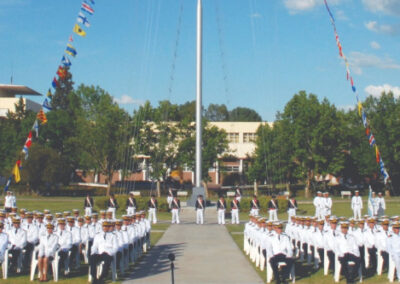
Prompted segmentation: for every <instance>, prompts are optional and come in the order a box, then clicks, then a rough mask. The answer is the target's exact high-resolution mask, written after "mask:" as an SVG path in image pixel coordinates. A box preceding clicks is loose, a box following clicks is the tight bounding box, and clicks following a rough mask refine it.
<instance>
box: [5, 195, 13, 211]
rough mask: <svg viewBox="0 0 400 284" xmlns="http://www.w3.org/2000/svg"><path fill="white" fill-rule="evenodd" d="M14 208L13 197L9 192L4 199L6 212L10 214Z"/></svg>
mask: <svg viewBox="0 0 400 284" xmlns="http://www.w3.org/2000/svg"><path fill="white" fill-rule="evenodd" d="M12 207H13V197H12V195H11V191H7V195H6V196H5V197H4V210H6V212H7V213H10V212H11V208H12Z"/></svg>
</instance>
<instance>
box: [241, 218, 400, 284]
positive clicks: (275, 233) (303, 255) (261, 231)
mask: <svg viewBox="0 0 400 284" xmlns="http://www.w3.org/2000/svg"><path fill="white" fill-rule="evenodd" d="M399 220H400V217H398V216H393V217H391V218H389V217H387V216H382V217H381V218H379V219H378V218H376V217H370V216H364V217H363V218H362V219H360V220H355V219H353V218H351V219H349V220H346V219H345V218H336V217H335V216H330V215H325V218H324V219H319V218H317V217H301V216H292V217H291V220H290V222H288V223H287V225H286V228H285V230H284V232H283V224H282V223H280V222H273V221H270V220H268V221H266V219H265V218H260V217H258V216H250V221H249V222H248V223H246V225H245V229H244V250H245V252H246V254H248V255H249V257H250V259H251V260H252V261H253V262H255V263H256V266H258V267H260V269H261V270H263V269H264V268H265V267H267V282H270V281H271V277H269V276H268V268H270V269H271V270H272V271H273V273H271V274H270V275H272V274H273V275H274V278H275V280H276V282H277V283H280V282H281V281H284V280H286V279H288V278H289V274H292V275H291V276H292V277H294V261H295V260H297V261H300V262H302V261H304V262H307V264H308V265H310V267H313V268H314V270H318V269H320V268H322V269H324V275H327V274H328V272H329V270H332V272H333V275H334V280H335V282H338V281H339V277H340V274H341V273H342V274H343V275H344V276H345V278H346V280H347V282H348V283H353V282H354V281H355V279H356V278H357V277H358V278H359V279H360V280H362V278H363V277H365V276H372V275H374V274H378V275H381V274H382V273H383V271H384V270H385V269H387V271H388V278H389V281H391V282H393V280H394V276H395V272H396V275H397V279H398V280H399V281H400V235H399V231H400V222H399ZM279 266H284V267H283V269H282V273H280V270H279ZM280 274H282V275H280Z"/></svg>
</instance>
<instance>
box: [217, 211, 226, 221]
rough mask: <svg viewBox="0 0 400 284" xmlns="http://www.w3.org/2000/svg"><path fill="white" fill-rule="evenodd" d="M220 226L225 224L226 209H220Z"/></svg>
mask: <svg viewBox="0 0 400 284" xmlns="http://www.w3.org/2000/svg"><path fill="white" fill-rule="evenodd" d="M218 224H222V225H224V224H225V209H218Z"/></svg>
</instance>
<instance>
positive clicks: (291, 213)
mask: <svg viewBox="0 0 400 284" xmlns="http://www.w3.org/2000/svg"><path fill="white" fill-rule="evenodd" d="M287 213H288V222H289V223H290V222H291V220H292V216H296V209H294V208H290V209H289V210H288V212H287Z"/></svg>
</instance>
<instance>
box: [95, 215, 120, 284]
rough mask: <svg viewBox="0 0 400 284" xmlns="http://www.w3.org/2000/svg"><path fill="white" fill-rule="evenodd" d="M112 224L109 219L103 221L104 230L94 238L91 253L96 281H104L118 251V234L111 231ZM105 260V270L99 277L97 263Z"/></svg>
mask: <svg viewBox="0 0 400 284" xmlns="http://www.w3.org/2000/svg"><path fill="white" fill-rule="evenodd" d="M110 227H111V224H110V223H109V222H108V221H104V222H103V232H101V233H98V234H97V235H96V236H95V237H94V240H93V246H92V251H91V255H90V263H89V265H90V274H91V276H92V279H93V281H94V282H96V283H97V281H100V283H102V282H101V281H103V280H104V279H105V278H106V277H107V274H108V270H109V268H110V264H111V261H112V259H113V255H114V254H116V253H117V251H118V243H117V238H116V236H115V235H114V234H113V233H111V232H109V230H110ZM102 261H104V265H103V271H102V273H101V275H100V277H99V278H97V269H96V267H97V264H99V263H100V262H102Z"/></svg>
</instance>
